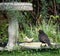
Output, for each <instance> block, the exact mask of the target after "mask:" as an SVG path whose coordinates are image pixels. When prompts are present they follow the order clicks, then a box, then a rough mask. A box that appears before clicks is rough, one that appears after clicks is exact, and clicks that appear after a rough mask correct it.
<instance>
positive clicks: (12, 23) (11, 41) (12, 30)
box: [0, 2, 33, 50]
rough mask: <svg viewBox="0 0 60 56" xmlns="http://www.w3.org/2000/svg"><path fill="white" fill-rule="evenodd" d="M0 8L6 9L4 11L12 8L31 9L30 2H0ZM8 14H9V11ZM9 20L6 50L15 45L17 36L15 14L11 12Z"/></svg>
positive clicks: (11, 48) (12, 9)
mask: <svg viewBox="0 0 60 56" xmlns="http://www.w3.org/2000/svg"><path fill="white" fill-rule="evenodd" d="M0 10H6V11H14V10H19V11H31V10H33V8H32V4H31V3H18V2H14V3H12V2H11V3H4V2H3V3H0ZM8 15H10V16H11V13H10V14H9V13H8ZM10 18H11V19H10V20H9V27H8V34H9V38H8V43H7V46H6V48H7V50H13V47H14V46H15V45H16V39H17V37H18V28H19V27H18V20H17V18H16V17H15V14H13V15H12V16H11V17H10Z"/></svg>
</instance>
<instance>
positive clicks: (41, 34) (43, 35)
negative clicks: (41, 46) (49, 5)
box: [38, 30, 51, 46]
mask: <svg viewBox="0 0 60 56" xmlns="http://www.w3.org/2000/svg"><path fill="white" fill-rule="evenodd" d="M38 38H39V41H40V42H42V43H47V44H48V46H51V43H50V40H49V38H48V36H47V35H46V33H44V31H43V30H39V35H38Z"/></svg>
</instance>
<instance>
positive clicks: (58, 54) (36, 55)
mask: <svg viewBox="0 0 60 56" xmlns="http://www.w3.org/2000/svg"><path fill="white" fill-rule="evenodd" d="M0 56H60V49H59V50H58V49H57V50H24V51H23V50H19V51H12V52H8V51H1V52H0Z"/></svg>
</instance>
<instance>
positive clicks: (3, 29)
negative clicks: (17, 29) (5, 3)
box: [0, 22, 8, 42]
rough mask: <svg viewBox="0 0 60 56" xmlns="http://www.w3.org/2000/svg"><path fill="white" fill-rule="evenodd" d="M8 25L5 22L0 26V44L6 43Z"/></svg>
mask: <svg viewBox="0 0 60 56" xmlns="http://www.w3.org/2000/svg"><path fill="white" fill-rule="evenodd" d="M7 27H8V24H7V23H6V22H3V23H2V24H1V25H0V42H5V41H7V39H8V38H7V36H8V31H7Z"/></svg>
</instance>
